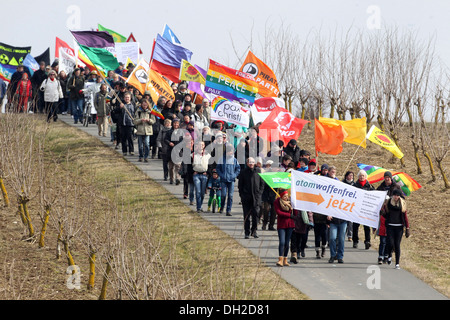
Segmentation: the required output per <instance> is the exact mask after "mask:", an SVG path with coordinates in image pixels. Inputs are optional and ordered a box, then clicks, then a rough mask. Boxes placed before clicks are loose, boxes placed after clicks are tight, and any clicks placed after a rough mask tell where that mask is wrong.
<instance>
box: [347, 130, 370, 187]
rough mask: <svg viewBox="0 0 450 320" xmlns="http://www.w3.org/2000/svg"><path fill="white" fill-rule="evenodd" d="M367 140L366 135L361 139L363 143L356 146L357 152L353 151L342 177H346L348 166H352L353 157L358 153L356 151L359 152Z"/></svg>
mask: <svg viewBox="0 0 450 320" xmlns="http://www.w3.org/2000/svg"><path fill="white" fill-rule="evenodd" d="M366 140H367V138H366V137H364V140H363V141H361V143H360V144H359V146H358V148H356V151H355V153H353V156H352V158H351V159H350V161H349V162H348V164H347V168H345V170H344V171H343V176H342V178H345V173H346V172H347V170H348V168H349V167H350V163H351V162H352V161H353V158H355V155H356V153H357V152H358V150H359V148H361V146H362V144H363V143H364V142H366Z"/></svg>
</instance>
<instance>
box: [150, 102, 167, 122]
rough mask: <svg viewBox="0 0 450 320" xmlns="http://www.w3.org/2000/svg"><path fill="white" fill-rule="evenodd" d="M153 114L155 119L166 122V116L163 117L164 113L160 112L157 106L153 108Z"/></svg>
mask: <svg viewBox="0 0 450 320" xmlns="http://www.w3.org/2000/svg"><path fill="white" fill-rule="evenodd" d="M151 114H152V115H154V116H155V117H158V118H160V119H161V120H164V116H163V115H162V113H161V112H160V111H159V110H158V108H157V107H156V105H155V106H153V108H152V111H151Z"/></svg>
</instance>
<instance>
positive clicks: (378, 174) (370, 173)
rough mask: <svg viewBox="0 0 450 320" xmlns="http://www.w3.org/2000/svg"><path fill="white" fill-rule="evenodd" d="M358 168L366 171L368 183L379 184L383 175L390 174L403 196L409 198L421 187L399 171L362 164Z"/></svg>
mask: <svg viewBox="0 0 450 320" xmlns="http://www.w3.org/2000/svg"><path fill="white" fill-rule="evenodd" d="M357 166H358V168H360V169H361V170H364V171H366V173H367V180H368V181H369V182H370V183H375V182H379V181H381V180H383V179H384V173H385V172H386V171H390V172H391V173H392V179H393V180H394V181H395V182H397V183H398V184H399V185H400V187H401V188H402V191H403V193H404V194H405V195H407V196H409V195H410V194H411V192H413V191H416V190H418V189H420V188H422V186H421V185H420V184H419V183H418V182H417V181H416V180H414V179H413V178H411V177H410V176H409V175H408V174H407V173H404V172H400V171H391V170H387V169H384V168H381V167H376V166H371V165H366V164H363V163H358V164H357Z"/></svg>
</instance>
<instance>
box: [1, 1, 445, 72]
mask: <svg viewBox="0 0 450 320" xmlns="http://www.w3.org/2000/svg"><path fill="white" fill-rule="evenodd" d="M2 2H3V3H2V6H1V8H2V27H1V28H0V42H3V43H6V44H10V45H14V46H28V45H31V46H32V51H31V54H32V55H33V56H37V55H39V54H41V53H42V52H43V51H44V50H45V49H46V48H48V47H50V50H51V57H52V60H53V58H54V47H55V37H59V38H61V39H62V40H64V41H66V42H67V43H68V44H69V45H72V43H73V42H72V36H71V34H70V32H69V31H68V26H70V25H74V24H75V25H76V24H78V25H79V29H78V30H90V29H91V28H96V27H97V23H100V24H102V25H103V26H104V27H106V28H109V29H112V30H115V31H117V32H119V33H121V34H122V35H124V36H126V37H128V36H129V34H130V32H133V34H134V36H135V38H136V39H137V41H138V42H140V44H141V48H142V50H143V52H144V56H143V57H144V58H145V59H146V60H148V59H149V56H150V54H151V48H152V41H153V38H154V37H155V36H156V34H157V33H158V32H161V31H162V29H163V26H164V24H165V23H167V24H168V25H169V26H170V27H171V28H172V30H173V31H174V33H175V34H176V35H177V36H178V38H179V39H180V41H181V43H182V45H183V46H184V47H186V48H188V49H190V50H191V51H192V52H193V53H194V54H193V57H192V62H193V63H196V64H198V65H200V66H202V67H203V68H206V66H207V61H208V58H211V59H214V60H216V61H218V62H220V63H223V64H226V65H229V66H231V67H233V66H234V67H237V65H236V64H237V58H236V55H235V53H234V50H233V48H232V45H231V37H232V38H233V40H234V43H235V45H236V47H237V50H239V51H240V53H243V52H245V50H246V48H247V47H248V44H249V39H250V33H251V30H252V28H253V36H254V40H256V39H255V38H256V37H257V36H258V35H260V36H262V32H263V30H264V26H265V24H266V22H267V21H269V22H270V23H275V24H276V23H279V22H280V21H281V20H282V21H283V23H284V25H285V26H289V27H290V28H291V29H292V30H293V31H294V32H295V33H297V34H298V35H299V36H305V37H306V35H307V33H308V32H309V31H311V30H312V29H318V28H321V30H323V31H324V32H330V31H334V29H335V28H336V27H337V28H339V29H342V30H346V29H348V28H349V27H350V26H353V27H354V28H357V29H359V30H363V31H364V30H367V32H376V30H375V31H374V30H369V28H368V27H367V21H368V19H369V18H370V16H371V13H367V12H366V11H367V9H368V7H369V6H372V5H374V6H377V8H379V10H380V18H381V19H380V20H381V24H380V27H381V28H384V27H391V26H394V25H395V26H398V27H400V28H402V29H412V30H414V31H418V32H419V36H421V37H423V38H427V37H428V36H429V35H434V36H436V52H437V54H438V55H439V56H440V57H441V58H442V59H443V60H444V61H445V63H446V64H447V65H449V66H450V33H449V31H450V18H449V17H450V1H446V0H431V1H424V0H420V1H419V0H408V1H404V0H395V1H394V0H390V1H385V0H372V1H367V0H320V1H314V2H313V1H310V0H309V1H305V0H258V1H253V0H222V1H216V0H191V1H189V0H184V1H180V0H169V1H162V0H159V1H154V0H150V1H143V0H133V1H123V0H121V1H118V0H106V1H105V0H103V1H98V0H89V1H88V0H70V1H68V0H41V1H32V0H22V1H20V2H17V1H8V2H6V1H2ZM73 6H75V8H77V10H78V9H79V15H77V14H76V13H74V11H71V10H72V9H73V8H74V7H73ZM78 22H79V23H78Z"/></svg>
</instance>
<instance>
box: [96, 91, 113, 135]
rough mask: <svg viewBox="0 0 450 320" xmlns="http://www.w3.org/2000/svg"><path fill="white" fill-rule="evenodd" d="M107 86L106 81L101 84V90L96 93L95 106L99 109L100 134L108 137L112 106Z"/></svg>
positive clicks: (98, 124) (98, 123)
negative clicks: (109, 116) (108, 100)
mask: <svg viewBox="0 0 450 320" xmlns="http://www.w3.org/2000/svg"><path fill="white" fill-rule="evenodd" d="M107 95H108V91H107V87H106V84H105V83H102V84H101V85H100V91H99V92H97V93H96V94H95V98H94V107H95V110H97V126H98V135H99V136H100V137H106V132H107V131H108V115H109V114H110V113H111V107H110V105H109V103H108V102H107V98H108V97H107Z"/></svg>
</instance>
